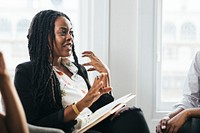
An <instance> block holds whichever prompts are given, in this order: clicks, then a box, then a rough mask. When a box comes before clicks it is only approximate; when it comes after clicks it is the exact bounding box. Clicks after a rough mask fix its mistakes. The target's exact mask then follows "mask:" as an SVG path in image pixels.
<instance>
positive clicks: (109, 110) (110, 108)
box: [74, 94, 135, 133]
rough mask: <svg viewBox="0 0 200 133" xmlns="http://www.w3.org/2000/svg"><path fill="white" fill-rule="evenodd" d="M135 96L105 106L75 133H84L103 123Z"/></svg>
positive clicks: (130, 95) (125, 97) (127, 96)
mask: <svg viewBox="0 0 200 133" xmlns="http://www.w3.org/2000/svg"><path fill="white" fill-rule="evenodd" d="M134 97H135V95H132V94H127V95H125V96H123V97H121V98H119V99H117V100H115V101H113V102H111V103H109V104H107V105H105V106H103V107H102V108H100V109H98V110H96V111H95V112H94V113H93V114H91V115H90V116H89V122H88V123H87V124H86V125H85V126H83V127H82V128H81V129H79V130H76V131H75V132H74V133H83V132H85V131H87V130H88V129H90V128H91V127H93V126H94V125H96V124H97V123H99V122H101V121H102V120H104V119H105V118H107V117H108V116H109V115H111V114H113V113H115V112H116V111H118V110H119V109H120V108H122V107H123V106H125V104H126V103H127V102H128V101H130V100H131V99H132V98H134Z"/></svg>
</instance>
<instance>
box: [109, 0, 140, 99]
mask: <svg viewBox="0 0 200 133" xmlns="http://www.w3.org/2000/svg"><path fill="white" fill-rule="evenodd" d="M109 35H110V40H109V68H110V70H111V79H112V86H113V88H114V90H113V93H114V95H115V97H120V96H122V95H124V94H127V93H129V92H132V93H134V94H136V92H137V84H136V83H137V0H110V34H109ZM136 99H137V98H136Z"/></svg>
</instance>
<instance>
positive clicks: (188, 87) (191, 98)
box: [156, 51, 200, 133]
mask: <svg viewBox="0 0 200 133" xmlns="http://www.w3.org/2000/svg"><path fill="white" fill-rule="evenodd" d="M199 78H200V51H198V52H197V53H196V55H195V58H194V60H193V62H192V64H191V66H190V69H189V71H188V75H187V78H186V80H185V84H184V90H183V99H182V101H181V102H180V103H177V104H176V105H175V108H176V109H175V110H174V111H173V112H171V113H170V114H169V115H168V116H166V117H164V118H162V119H161V120H160V122H159V123H158V125H157V127H156V132H157V133H161V132H165V133H176V132H180V133H189V132H190V133H199V132H200V108H199V107H200V84H199Z"/></svg>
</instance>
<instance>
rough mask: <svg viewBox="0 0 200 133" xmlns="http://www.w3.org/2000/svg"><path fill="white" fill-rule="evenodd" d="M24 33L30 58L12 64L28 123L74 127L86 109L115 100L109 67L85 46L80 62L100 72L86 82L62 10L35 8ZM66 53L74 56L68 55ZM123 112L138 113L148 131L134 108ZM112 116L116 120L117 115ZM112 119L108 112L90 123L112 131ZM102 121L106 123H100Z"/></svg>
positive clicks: (85, 115)
mask: <svg viewBox="0 0 200 133" xmlns="http://www.w3.org/2000/svg"><path fill="white" fill-rule="evenodd" d="M27 37H28V48H29V55H30V62H25V63H22V64H20V65H18V66H17V68H16V74H15V86H16V88H17V91H18V94H19V96H20V99H21V101H22V104H23V106H24V109H25V112H26V116H27V120H28V122H29V123H31V124H34V125H40V126H47V127H56V128H60V129H62V130H64V131H65V132H72V131H76V130H77V129H79V128H81V127H82V126H83V125H85V124H86V123H87V118H88V115H90V114H91V113H92V112H94V111H95V110H97V109H98V108H100V107H102V106H104V105H106V104H107V103H110V102H111V101H113V100H114V98H113V97H112V95H111V93H110V91H111V87H110V81H109V70H108V69H107V68H106V66H105V65H104V64H103V63H102V62H101V61H100V60H99V59H98V58H97V57H96V56H95V55H94V54H93V53H92V52H91V51H85V52H83V53H82V54H83V57H88V58H90V60H91V61H90V62H88V63H85V64H83V65H84V66H91V68H89V71H94V70H96V71H98V72H99V76H98V77H96V78H95V80H94V83H93V85H92V86H91V85H90V83H89V80H88V76H87V71H86V70H85V68H84V67H83V66H82V65H80V64H79V63H78V58H77V56H76V53H75V50H74V35H73V29H72V24H71V21H70V19H69V18H68V17H67V16H66V15H65V14H64V13H61V12H58V11H54V10H44V11H41V12H39V13H37V14H36V16H35V17H34V18H33V20H32V23H31V25H30V28H29V33H28V36H27ZM71 54H72V55H73V57H74V62H72V61H70V59H69V57H70V56H71ZM125 112H131V113H130V114H134V116H135V115H136V116H138V120H140V121H141V123H142V124H141V123H140V125H142V127H143V131H148V127H147V124H146V122H145V120H144V117H143V115H142V114H141V111H140V110H139V109H129V111H125ZM123 114H126V113H123ZM127 114H129V113H127ZM120 116H121V115H120ZM134 116H133V117H134ZM117 118H118V117H117ZM117 118H116V119H115V120H118V119H119V118H120V117H119V118H118V119H117ZM130 120H131V121H132V119H130ZM135 120H136V119H135V118H134V121H135ZM113 121H114V120H113ZM118 121H121V120H118ZM134 121H133V122H134ZM112 123H113V122H112V121H110V119H109V118H108V119H106V120H104V121H103V122H101V123H100V124H97V126H95V127H93V128H92V129H95V130H96V131H100V132H112V129H113V127H112V126H113V125H114V124H112ZM115 123H117V122H115ZM123 123H124V122H123ZM107 124H108V125H107ZM105 125H106V127H108V126H109V128H106V129H105V128H104V126H105ZM127 125H128V124H127ZM135 126H138V124H135ZM130 127H131V128H132V127H133V126H130ZM144 127H145V128H144ZM144 129H145V130H144ZM140 131H141V130H140Z"/></svg>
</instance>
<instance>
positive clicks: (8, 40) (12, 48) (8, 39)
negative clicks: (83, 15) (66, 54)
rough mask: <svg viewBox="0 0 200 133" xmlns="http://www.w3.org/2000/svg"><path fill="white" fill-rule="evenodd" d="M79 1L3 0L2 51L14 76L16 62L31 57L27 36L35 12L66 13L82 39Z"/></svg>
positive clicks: (0, 12)
mask: <svg viewBox="0 0 200 133" xmlns="http://www.w3.org/2000/svg"><path fill="white" fill-rule="evenodd" d="M79 4H80V1H79V0H65V1H64V0H15V1H13V0H0V16H1V17H0V25H1V26H0V51H2V52H3V53H4V57H5V61H6V65H7V68H8V71H9V73H10V76H11V77H12V78H13V77H14V70H15V67H16V65H18V64H19V63H22V62H25V61H28V60H29V55H28V46H27V38H26V35H27V33H28V27H29V25H30V22H31V20H32V18H33V17H34V15H35V14H36V13H37V12H39V11H40V10H44V9H54V10H59V11H62V12H65V13H66V14H67V15H68V16H69V17H70V19H71V21H72V23H73V26H74V27H75V28H74V32H75V34H76V42H79V37H78V36H79V34H80V31H79V28H78V27H79V25H80V23H78V22H79V17H80V16H79V14H80V11H79V10H80V9H79ZM16 5H17V6H16ZM77 47H78V46H77ZM0 101H1V100H0ZM1 109H2V108H1V104H0V111H1Z"/></svg>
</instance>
